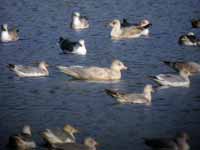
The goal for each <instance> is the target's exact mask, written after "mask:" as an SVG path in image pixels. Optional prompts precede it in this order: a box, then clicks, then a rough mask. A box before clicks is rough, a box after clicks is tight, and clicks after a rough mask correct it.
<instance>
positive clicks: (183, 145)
mask: <svg viewBox="0 0 200 150" xmlns="http://www.w3.org/2000/svg"><path fill="white" fill-rule="evenodd" d="M188 139H189V137H188V135H187V133H184V132H182V133H178V134H177V135H176V136H175V137H172V138H165V137H161V138H144V141H145V144H146V145H147V146H149V147H151V148H152V149H153V150H189V149H190V146H189V144H188V142H187V140H188Z"/></svg>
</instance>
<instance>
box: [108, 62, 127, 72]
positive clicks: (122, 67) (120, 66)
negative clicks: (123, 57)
mask: <svg viewBox="0 0 200 150" xmlns="http://www.w3.org/2000/svg"><path fill="white" fill-rule="evenodd" d="M127 68H128V67H126V66H125V65H124V63H123V62H121V61H120V60H113V62H112V64H111V69H113V70H117V71H120V70H127Z"/></svg>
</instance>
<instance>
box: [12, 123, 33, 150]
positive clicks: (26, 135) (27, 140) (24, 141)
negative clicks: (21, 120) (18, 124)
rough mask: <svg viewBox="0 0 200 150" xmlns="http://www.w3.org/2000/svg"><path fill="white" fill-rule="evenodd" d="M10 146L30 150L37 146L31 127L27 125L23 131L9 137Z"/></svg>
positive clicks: (19, 149)
mask: <svg viewBox="0 0 200 150" xmlns="http://www.w3.org/2000/svg"><path fill="white" fill-rule="evenodd" d="M9 146H10V147H12V148H14V149H17V150H29V149H34V148H36V143H35V142H34V141H33V139H32V133H31V127H30V126H28V125H26V126H24V127H23V129H22V132H21V133H19V134H16V135H13V136H10V138H9Z"/></svg>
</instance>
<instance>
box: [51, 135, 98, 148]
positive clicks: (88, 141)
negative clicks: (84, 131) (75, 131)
mask: <svg viewBox="0 0 200 150" xmlns="http://www.w3.org/2000/svg"><path fill="white" fill-rule="evenodd" d="M97 145H98V143H97V142H96V141H95V140H94V139H93V138H91V137H87V138H85V140H84V144H78V143H63V144H54V146H53V148H54V149H56V150H96V146H97Z"/></svg>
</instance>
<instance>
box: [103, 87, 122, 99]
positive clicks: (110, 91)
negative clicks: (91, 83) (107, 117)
mask: <svg viewBox="0 0 200 150" xmlns="http://www.w3.org/2000/svg"><path fill="white" fill-rule="evenodd" d="M105 92H106V93H107V94H108V95H110V96H112V97H115V98H120V97H122V96H123V95H124V94H123V93H119V92H117V91H113V90H110V89H105Z"/></svg>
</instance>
